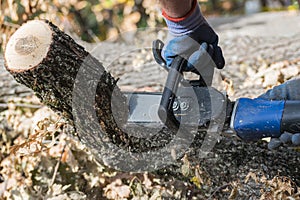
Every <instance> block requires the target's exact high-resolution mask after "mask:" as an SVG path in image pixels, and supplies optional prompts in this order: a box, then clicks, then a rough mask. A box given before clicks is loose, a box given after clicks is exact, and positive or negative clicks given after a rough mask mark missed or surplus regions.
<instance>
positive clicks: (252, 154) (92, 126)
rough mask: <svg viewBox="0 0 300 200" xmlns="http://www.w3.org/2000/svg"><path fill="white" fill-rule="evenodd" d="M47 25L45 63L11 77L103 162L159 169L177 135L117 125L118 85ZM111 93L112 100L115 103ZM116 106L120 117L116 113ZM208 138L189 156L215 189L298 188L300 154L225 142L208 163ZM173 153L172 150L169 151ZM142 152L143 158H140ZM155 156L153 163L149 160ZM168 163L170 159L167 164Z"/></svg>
mask: <svg viewBox="0 0 300 200" xmlns="http://www.w3.org/2000/svg"><path fill="white" fill-rule="evenodd" d="M48 24H49V26H50V27H51V30H52V31H53V43H52V44H51V47H50V49H49V52H48V55H47V56H46V58H45V59H44V60H43V61H42V62H41V63H40V64H39V65H38V66H36V67H35V68H33V69H31V70H28V71H23V72H14V71H10V73H11V74H12V75H13V76H14V77H15V79H16V80H17V81H18V82H20V83H22V84H24V85H26V86H27V87H30V88H31V89H33V90H34V91H35V93H36V95H37V96H38V97H39V98H40V99H41V100H42V102H43V103H45V104H46V105H48V106H49V107H51V108H52V109H54V110H57V111H60V112H62V113H63V114H64V116H65V117H67V118H69V119H70V120H71V121H73V120H75V123H74V124H75V126H76V130H77V132H78V134H79V137H80V138H81V139H82V141H83V142H85V143H86V144H87V145H88V146H90V147H92V149H93V151H94V153H95V154H96V155H98V157H99V158H100V159H101V160H102V161H103V162H104V163H107V164H113V165H114V166H118V167H121V168H122V169H123V170H129V171H130V170H135V169H136V163H134V162H135V160H136V159H135V157H139V158H140V160H147V159H148V160H150V161H151V162H150V163H151V165H153V166H152V168H151V167H148V168H150V169H155V168H156V165H158V164H159V163H160V162H162V161H164V159H165V155H163V154H162V152H161V151H159V149H160V147H163V146H165V145H166V144H168V143H169V141H170V140H171V139H173V138H174V133H172V132H170V131H168V130H167V129H165V128H161V127H160V128H158V129H154V128H148V129H142V130H138V129H135V130H136V132H137V134H138V133H142V132H149V133H151V132H156V131H157V130H159V132H158V134H155V135H151V136H150V137H148V138H139V137H137V136H136V135H134V136H133V135H128V134H126V131H123V130H122V128H121V127H120V126H118V125H117V123H116V122H118V121H120V123H119V124H122V123H123V121H124V116H123V115H124V112H123V111H122V110H124V107H126V106H125V105H126V99H125V97H124V96H123V95H122V93H121V92H120V90H119V89H118V88H117V87H116V80H114V78H113V77H112V76H111V75H110V74H109V73H107V72H106V71H105V69H104V68H103V66H102V65H101V63H100V62H98V61H97V60H96V59H95V58H94V57H92V56H91V55H89V53H88V52H86V51H85V50H84V49H83V48H82V47H81V46H79V45H77V44H76V43H75V42H74V41H73V40H72V39H71V38H70V37H69V36H67V35H66V34H64V33H63V32H61V31H60V30H58V29H57V27H55V26H54V25H53V24H51V23H48ZM99 75H100V76H99ZM112 94H113V96H114V98H112V99H111V96H112ZM112 107H113V110H115V111H116V114H115V113H114V114H113V113H112V111H111V108H112ZM95 111H96V112H95ZM125 114H126V113H125ZM99 121H100V123H99ZM99 125H100V126H99ZM100 129H101V130H102V131H100ZM127 132H128V131H127ZM204 135H205V134H204V133H196V135H195V139H194V141H193V144H192V145H191V148H190V149H189V151H188V154H189V158H190V161H191V162H192V163H194V164H200V166H201V168H202V169H203V170H204V171H205V172H207V173H208V174H209V177H210V180H211V181H212V183H213V184H215V185H216V187H217V186H222V183H228V182H230V181H234V180H243V179H244V178H245V177H246V175H247V174H248V173H249V172H250V171H252V172H257V173H259V174H262V175H265V176H266V177H267V178H272V177H274V176H275V175H284V176H289V177H291V178H292V179H293V180H295V181H296V182H297V183H298V184H299V183H300V181H299V180H300V173H299V171H300V165H299V163H300V156H299V155H300V154H299V152H297V151H295V150H293V149H288V148H285V147H283V148H280V149H279V150H276V151H269V150H268V149H267V147H266V144H265V143H264V142H259V143H250V144H245V143H243V142H242V141H239V140H236V139H231V138H230V139H222V140H221V141H220V142H219V143H218V144H217V145H216V146H215V147H214V149H213V150H212V151H211V152H210V154H209V155H208V157H207V158H202V159H200V158H199V157H200V156H199V155H201V151H199V149H200V147H201V144H202V142H203V138H204ZM184 142H185V141H183V143H184ZM171 148H172V147H171ZM171 150H172V149H170V148H169V149H167V150H166V151H165V152H169V151H171ZM124 151H125V152H126V153H124ZM148 151H149V152H148ZM150 151H151V152H150ZM139 152H141V154H137V153H139ZM150 153H151V154H150ZM176 153H178V152H175V154H176ZM178 154H179V155H180V153H178ZM151 156H152V157H154V158H155V160H151ZM175 156H176V155H175ZM168 162H169V160H166V164H167V163H168ZM171 163H172V162H171ZM140 164H141V165H143V164H144V163H140ZM173 164H174V163H173ZM177 164H178V165H177V166H176V165H175V168H169V169H168V170H167V171H169V172H174V173H176V172H178V171H180V168H178V166H180V163H177ZM278 169H282V170H278ZM257 187H258V186H255V185H254V186H253V185H252V186H251V185H249V188H245V194H240V195H241V196H242V197H244V198H245V197H250V196H251V194H252V195H257V193H259V187H258V188H257Z"/></svg>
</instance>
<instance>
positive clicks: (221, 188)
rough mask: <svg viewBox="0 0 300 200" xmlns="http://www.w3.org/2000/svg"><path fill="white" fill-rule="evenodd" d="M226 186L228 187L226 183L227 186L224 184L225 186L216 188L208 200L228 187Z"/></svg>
mask: <svg viewBox="0 0 300 200" xmlns="http://www.w3.org/2000/svg"><path fill="white" fill-rule="evenodd" d="M228 186H230V184H229V183H227V184H225V185H222V186H220V187H218V188H217V189H216V190H215V191H214V192H213V193H212V194H211V195H210V197H209V198H208V199H211V198H212V197H213V196H215V194H216V193H217V192H219V191H220V190H223V189H225V188H226V187H228Z"/></svg>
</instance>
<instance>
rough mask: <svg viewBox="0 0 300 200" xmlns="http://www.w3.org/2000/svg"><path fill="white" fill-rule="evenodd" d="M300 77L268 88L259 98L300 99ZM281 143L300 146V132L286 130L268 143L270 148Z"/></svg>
mask: <svg viewBox="0 0 300 200" xmlns="http://www.w3.org/2000/svg"><path fill="white" fill-rule="evenodd" d="M299 87H300V78H299V79H294V80H290V81H287V82H285V83H283V84H281V85H279V86H276V87H274V88H273V89H271V90H268V91H267V92H266V93H264V94H262V95H261V96H259V98H263V99H267V100H300V90H299ZM281 145H292V146H300V133H296V134H291V133H287V132H284V133H283V134H282V135H281V136H280V137H279V138H272V139H271V141H270V142H269V144H268V148H269V149H271V150H272V149H276V148H278V147H279V146H281Z"/></svg>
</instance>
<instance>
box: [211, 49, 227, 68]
mask: <svg viewBox="0 0 300 200" xmlns="http://www.w3.org/2000/svg"><path fill="white" fill-rule="evenodd" d="M213 60H214V62H215V64H216V67H217V68H218V69H223V68H224V66H225V60H224V57H223V53H222V50H221V48H220V47H219V46H216V47H214V54H213Z"/></svg>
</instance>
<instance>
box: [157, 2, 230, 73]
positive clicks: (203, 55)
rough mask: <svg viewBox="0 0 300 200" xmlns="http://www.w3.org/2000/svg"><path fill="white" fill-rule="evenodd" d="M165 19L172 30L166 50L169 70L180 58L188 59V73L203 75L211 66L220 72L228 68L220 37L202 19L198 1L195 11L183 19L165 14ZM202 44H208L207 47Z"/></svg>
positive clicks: (185, 69) (164, 52) (194, 3)
mask: <svg viewBox="0 0 300 200" xmlns="http://www.w3.org/2000/svg"><path fill="white" fill-rule="evenodd" d="M163 16H164V18H165V21H166V23H167V26H168V30H169V33H168V38H167V41H166V42H165V44H166V45H165V46H164V47H163V50H162V57H163V58H164V59H165V61H166V64H167V67H170V66H171V64H172V62H173V60H174V58H175V57H176V56H181V57H184V58H185V59H186V60H187V61H188V63H187V65H186V67H185V68H184V71H198V72H199V73H201V70H202V68H205V67H207V65H210V67H217V68H219V69H222V68H223V67H224V65H225V61H224V57H223V54H222V50H221V48H220V47H219V46H218V36H217V34H216V33H215V32H214V30H213V29H212V28H211V27H210V26H209V24H208V23H207V21H206V20H205V19H204V17H203V16H202V14H201V12H200V8H199V5H198V2H197V0H194V2H193V8H192V10H191V11H190V12H189V13H188V14H187V15H186V16H184V17H182V18H171V17H169V16H167V15H166V13H165V12H164V11H163ZM202 43H207V45H206V46H205V47H204V46H203V45H201V44H202ZM211 65H212V66H211ZM195 68H197V70H195Z"/></svg>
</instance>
